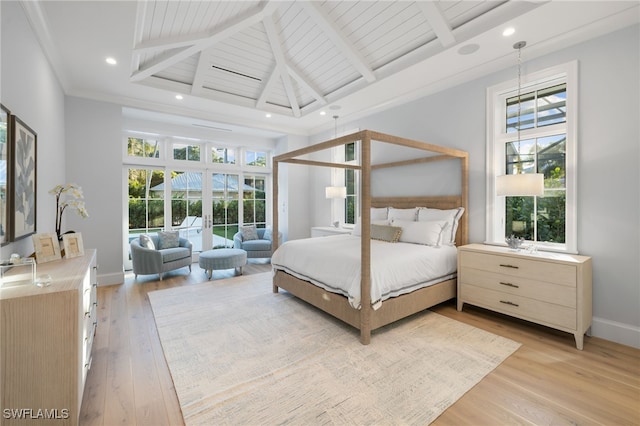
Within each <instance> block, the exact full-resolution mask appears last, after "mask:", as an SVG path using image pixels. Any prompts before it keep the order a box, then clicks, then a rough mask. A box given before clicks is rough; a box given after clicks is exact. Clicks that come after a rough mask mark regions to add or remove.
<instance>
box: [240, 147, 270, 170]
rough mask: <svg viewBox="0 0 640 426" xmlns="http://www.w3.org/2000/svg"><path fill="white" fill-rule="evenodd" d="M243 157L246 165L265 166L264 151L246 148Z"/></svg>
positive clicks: (265, 155) (265, 157)
mask: <svg viewBox="0 0 640 426" xmlns="http://www.w3.org/2000/svg"><path fill="white" fill-rule="evenodd" d="M244 158H245V164H246V165H247V166H257V167H267V153H266V152H260V151H250V150H247V151H245V157H244Z"/></svg>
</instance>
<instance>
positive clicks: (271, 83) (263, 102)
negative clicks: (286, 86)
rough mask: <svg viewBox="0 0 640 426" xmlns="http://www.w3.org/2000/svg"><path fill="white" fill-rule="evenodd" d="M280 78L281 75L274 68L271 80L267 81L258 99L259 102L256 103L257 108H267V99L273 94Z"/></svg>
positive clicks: (270, 76) (270, 75)
mask: <svg viewBox="0 0 640 426" xmlns="http://www.w3.org/2000/svg"><path fill="white" fill-rule="evenodd" d="M278 77H279V74H278V71H277V68H276V66H274V67H273V70H271V74H269V78H268V79H267V82H266V83H265V85H264V87H263V88H262V92H261V93H260V96H259V97H258V100H257V102H256V108H258V109H263V108H264V107H265V105H266V104H267V97H268V96H269V93H271V91H272V89H273V86H274V84H275V83H276V81H277V80H278Z"/></svg>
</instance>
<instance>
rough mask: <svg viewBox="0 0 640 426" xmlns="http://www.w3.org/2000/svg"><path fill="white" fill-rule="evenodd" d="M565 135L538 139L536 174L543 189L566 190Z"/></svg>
mask: <svg viewBox="0 0 640 426" xmlns="http://www.w3.org/2000/svg"><path fill="white" fill-rule="evenodd" d="M566 142H567V137H566V135H564V134H562V135H554V136H548V137H545V138H540V139H538V173H542V174H544V187H545V188H547V189H548V188H566V182H565V178H566Z"/></svg>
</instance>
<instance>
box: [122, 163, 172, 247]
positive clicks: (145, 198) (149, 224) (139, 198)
mask: <svg viewBox="0 0 640 426" xmlns="http://www.w3.org/2000/svg"><path fill="white" fill-rule="evenodd" d="M158 187H160V188H162V189H160V190H158ZM163 188H164V170H148V169H135V168H130V169H129V238H130V239H131V238H132V235H135V234H139V233H149V232H157V231H159V230H161V229H163V228H164V189H163Z"/></svg>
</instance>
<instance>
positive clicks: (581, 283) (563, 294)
mask: <svg viewBox="0 0 640 426" xmlns="http://www.w3.org/2000/svg"><path fill="white" fill-rule="evenodd" d="M591 280H592V272H591V257H589V256H577V255H570V254H564V253H550V252H535V253H528V252H527V251H524V250H521V251H515V250H511V249H509V248H506V247H498V246H490V245H483V244H469V245H465V246H462V247H459V248H458V306H457V308H458V311H461V310H462V307H463V305H464V303H470V304H472V305H476V306H480V307H482V308H486V309H490V310H492V311H495V312H500V313H503V314H506V315H510V316H513V317H517V318H521V319H524V320H527V321H531V322H535V323H537V324H541V325H545V326H547V327H551V328H555V329H557V330H562V331H566V332H568V333H572V334H573V335H574V336H575V340H576V347H577V348H578V349H580V350H582V348H583V343H584V334H585V333H586V332H587V330H588V329H589V327H591V317H592V288H591V287H592V283H591Z"/></svg>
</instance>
